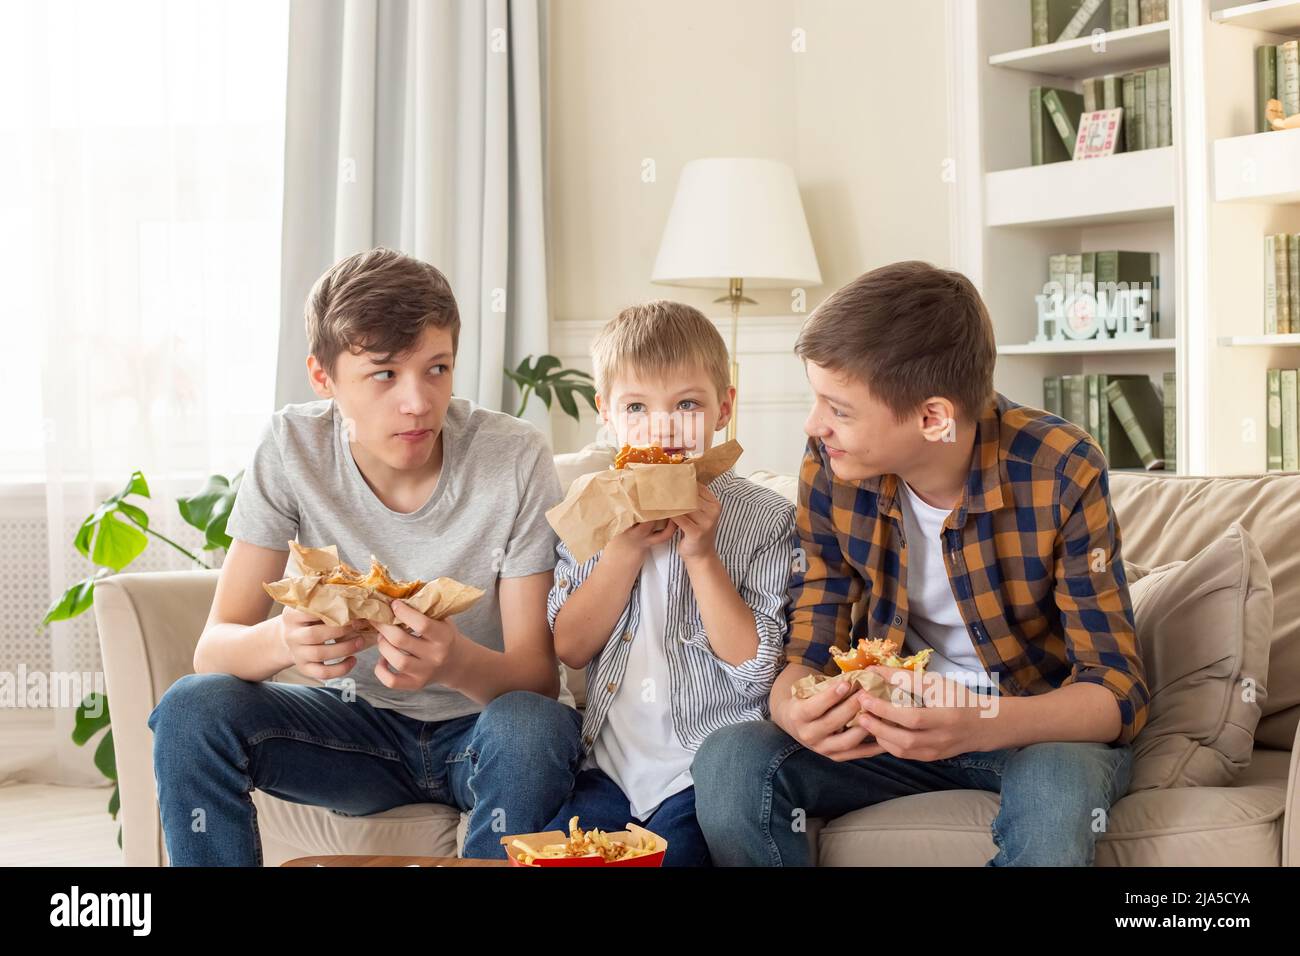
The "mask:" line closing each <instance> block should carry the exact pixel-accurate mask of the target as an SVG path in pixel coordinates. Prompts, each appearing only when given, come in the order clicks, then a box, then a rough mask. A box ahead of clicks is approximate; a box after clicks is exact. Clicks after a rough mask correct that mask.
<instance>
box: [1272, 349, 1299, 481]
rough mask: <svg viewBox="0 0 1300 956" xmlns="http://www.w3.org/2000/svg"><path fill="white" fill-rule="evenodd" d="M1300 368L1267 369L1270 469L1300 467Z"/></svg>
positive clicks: (1294, 468)
mask: <svg viewBox="0 0 1300 956" xmlns="http://www.w3.org/2000/svg"><path fill="white" fill-rule="evenodd" d="M1296 378H1297V372H1296V370H1295V369H1293V368H1271V369H1269V370H1268V405H1267V408H1268V434H1267V440H1268V470H1269V471H1300V409H1298V408H1297V405H1296V402H1297V394H1296V393H1297V389H1296Z"/></svg>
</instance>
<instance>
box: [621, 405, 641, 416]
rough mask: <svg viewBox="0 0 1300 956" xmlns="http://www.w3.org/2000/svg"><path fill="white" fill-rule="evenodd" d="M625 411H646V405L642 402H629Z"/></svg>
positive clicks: (629, 412)
mask: <svg viewBox="0 0 1300 956" xmlns="http://www.w3.org/2000/svg"><path fill="white" fill-rule="evenodd" d="M623 411H625V412H627V413H628V414H636V413H638V412H643V411H645V405H644V404H643V403H642V402H628V403H627V405H626V406H624V408H623Z"/></svg>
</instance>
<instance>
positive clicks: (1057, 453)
mask: <svg viewBox="0 0 1300 956" xmlns="http://www.w3.org/2000/svg"><path fill="white" fill-rule="evenodd" d="M795 350H796V352H797V353H798V355H799V356H800V357H801V358H802V359H803V360H804V364H805V368H806V370H807V374H808V380H809V382H810V383H811V385H812V389H813V392H814V395H815V403H814V405H813V409H812V412H811V414H810V415H809V417H808V420H807V422H806V424H805V431H806V432H807V433H808V436H809V441H808V447H807V450H806V451H805V453H804V459H803V465H802V467H801V469H800V477H799V501H798V512H797V516H796V537H797V542H796V543H797V545H798V547H799V548H800V549H802V550H801V551H800V552H799V553H800V554H801V556H802V560H797V561H796V563H795V567H794V569H793V573H792V576H791V580H790V607H789V631H788V635H787V638H786V653H785V661H784V668H783V670H782V672H781V674H780V676H779V677H778V678H777V680H776V682H775V684H774V686H773V688H772V695H771V713H772V719H771V720H770V721H769V720H754V721H748V722H745V723H741V724H733V725H731V726H728V727H724V728H721V729H720V730H718V731H716V732H714V733H713V734H712V735H711V736H710V737H709V738H708V739H706V740H705V741H704V743H703V745H701V747H700V749H699V751H698V753H697V754H696V758H695V764H694V767H693V768H692V769H693V774H694V778H695V785H696V805H697V814H698V817H699V822H700V825H701V828H702V829H703V832H704V834H705V838H706V840H707V841H708V844H709V848H710V851H711V853H712V856H713V860H714V862H715V864H719V865H727V864H732V865H806V864H808V863H810V862H812V861H811V859H810V857H811V847H810V844H809V842H808V836H807V834H806V833H805V832H804V828H802V827H797V826H795V825H794V824H795V821H796V820H799V819H803V818H805V817H826V818H830V817H836V816H840V815H841V814H844V813H847V812H849V811H851V810H855V809H858V808H860V807H863V806H867V805H870V804H875V803H879V802H880V801H883V800H888V799H891V798H893V797H899V796H905V795H908V794H914V793H924V792H928V791H933V790H951V789H977V790H987V791H991V792H995V793H1000V795H1001V806H1000V809H999V811H998V814H997V816H996V817H995V818H994V820H993V826H992V837H993V842H994V844H995V845H996V847H997V853H996V855H995V856H994V857H993V858H992V859H991V860H989V861H988V865H991V866H1013V865H1016V866H1034V865H1084V866H1086V865H1090V864H1091V863H1092V861H1093V857H1094V849H1095V841H1096V837H1097V829H1096V828H1095V827H1096V821H1097V820H1099V819H1101V820H1104V817H1105V814H1106V813H1107V812H1108V811H1109V808H1110V806H1111V804H1112V803H1113V802H1114V801H1116V800H1118V799H1119V798H1120V797H1122V796H1123V795H1124V793H1125V792H1126V790H1127V787H1128V782H1129V779H1130V770H1131V766H1132V750H1131V747H1130V744H1131V743H1132V741H1133V738H1134V736H1135V735H1136V734H1137V733H1138V731H1139V730H1141V729H1142V726H1143V724H1144V723H1145V721H1146V716H1147V704H1148V701H1149V693H1148V690H1147V687H1146V683H1145V680H1144V677H1143V672H1142V663H1141V660H1140V658H1139V656H1138V650H1137V641H1136V637H1135V635H1134V628H1133V610H1132V603H1131V601H1130V599H1129V593H1128V585H1127V582H1126V580H1125V577H1124V568H1123V563H1122V560H1121V556H1120V531H1119V527H1118V524H1117V522H1116V520H1115V514H1114V511H1113V510H1112V508H1111V506H1110V498H1109V493H1108V481H1107V471H1106V459H1105V457H1104V456H1103V454H1102V452H1101V449H1100V448H1099V447H1098V446H1097V444H1096V443H1095V442H1094V441H1093V439H1092V438H1091V437H1090V436H1089V435H1088V434H1087V433H1086V432H1085V431H1084V430H1083V429H1081V428H1078V427H1077V426H1075V425H1072V424H1070V423H1069V422H1066V421H1064V420H1062V419H1060V418H1058V417H1056V416H1053V415H1050V414H1048V413H1047V412H1044V411H1041V410H1039V409H1035V408H1030V407H1026V406H1021V405H1018V404H1016V403H1015V402H1012V401H1010V400H1009V399H1008V398H1006V397H1005V396H1004V395H1001V394H999V393H997V392H995V391H994V390H993V367H994V362H995V360H996V354H997V350H996V344H995V342H994V335H993V328H992V324H991V322H990V321H989V316H988V312H987V310H986V309H985V306H984V303H983V302H982V301H981V300H980V297H979V294H978V292H976V290H975V288H974V287H973V286H972V285H971V283H970V281H969V280H968V279H966V278H965V277H964V276H962V275H961V274H959V273H956V272H950V271H946V270H941V269H936V268H934V267H932V266H929V265H927V264H925V263H921V262H899V263H894V264H893V265H889V266H884V267H882V268H879V269H876V270H874V271H872V272H869V273H867V274H866V275H863V276H861V277H859V278H858V279H856V280H854V281H853V282H851V283H849V284H848V285H847V286H845V287H844V288H842V289H840V290H839V291H837V292H836V293H835V294H834V295H832V296H831V297H830V298H828V299H827V300H826V301H825V302H824V303H823V304H822V305H821V306H820V307H819V308H818V309H817V310H816V311H815V312H814V314H813V315H812V316H811V317H810V319H809V321H808V323H807V324H806V326H805V327H804V329H803V331H802V332H801V333H800V336H799V340H798V342H797V344H796V347H795ZM864 596H865V598H866V602H865V605H864V606H863V609H862V614H861V616H860V617H859V619H858V620H857V621H856V622H854V621H853V619H852V610H853V607H854V605H855V604H856V603H858V601H859V600H860V599H861V598H863V597H864ZM859 638H886V639H890V640H893V641H895V642H897V643H898V645H899V646H900V648H902V650H901V651H900V653H903V654H908V653H915V652H917V651H921V650H925V649H927V648H929V649H931V651H932V656H931V658H930V665H929V667H928V668H927V669H926V672H925V676H924V677H918V676H917V675H916V674H914V673H913V672H911V671H906V670H897V669H894V668H887V667H879V668H876V670H877V671H878V672H879V673H880V674H881V675H882V676H884V677H886V678H887V679H888V680H890V681H891V683H893V684H894V685H895V686H897V687H899V688H901V689H907V690H910V691H912V692H913V693H915V694H917V695H919V696H922V697H923V699H924V700H925V703H926V706H925V707H923V708H918V707H903V706H899V705H898V703H897V702H885V701H880V700H877V699H875V698H873V697H869V696H867V695H866V694H865V693H863V692H861V691H858V692H854V693H849V692H848V691H847V689H846V688H843V687H841V688H837V689H836V690H835V691H832V692H829V693H820V694H816V695H814V696H812V697H811V698H809V699H806V700H800V699H794V698H792V696H791V685H792V684H794V682H795V681H797V680H798V679H800V678H801V677H805V676H807V675H809V674H819V673H825V674H834V673H836V672H837V670H838V668H837V667H836V665H835V663H834V662H833V661H832V660H831V654H830V650H831V648H832V647H833V646H834V647H839V648H841V649H848V648H849V646H850V643H851V642H852V643H853V644H855V645H856V642H857V640H858V639H859ZM935 704H937V706H935ZM846 724H849V725H851V726H849V727H848V728H847V729H846Z"/></svg>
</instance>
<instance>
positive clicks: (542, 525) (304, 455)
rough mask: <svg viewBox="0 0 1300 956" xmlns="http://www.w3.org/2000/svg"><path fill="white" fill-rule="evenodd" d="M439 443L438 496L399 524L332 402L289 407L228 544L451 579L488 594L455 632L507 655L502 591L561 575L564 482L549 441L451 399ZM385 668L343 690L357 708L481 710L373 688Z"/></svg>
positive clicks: (243, 497)
mask: <svg viewBox="0 0 1300 956" xmlns="http://www.w3.org/2000/svg"><path fill="white" fill-rule="evenodd" d="M442 435H443V464H442V474H441V476H440V477H439V478H438V485H437V487H436V488H435V489H434V491H433V493H432V494H431V495H430V496H429V500H428V501H426V502H425V503H424V504H423V505H422V506H421V507H420V508H419V510H417V511H413V512H411V513H410V514H402V513H401V512H398V511H393V510H391V509H389V508H388V507H387V506H386V505H385V504H384V503H383V502H381V501H380V500H379V499H378V498H377V497H376V496H375V493H374V492H373V491H371V489H370V486H369V485H367V484H366V481H365V478H364V477H362V475H361V471H360V469H359V468H358V467H357V463H356V461H355V459H354V458H353V457H352V451H351V449H350V447H349V446H348V443H347V441H346V438H345V436H344V431H343V428H342V416H341V415H340V413H339V411H338V407H337V406H336V405H335V403H334V401H333V400H332V399H323V400H321V401H316V402H306V403H304V404H301V405H286V406H285V407H284V408H282V409H280V411H278V412H276V413H275V414H274V415H273V416H272V417H271V421H270V424H269V425H267V427H266V429H265V430H264V431H263V433H262V436H261V438H260V440H259V442H258V446H257V450H256V451H255V452H254V453H253V458H252V462H251V463H250V464H249V466H248V467H247V468H246V469H245V471H244V478H243V482H242V483H241V484H240V487H239V494H238V495H237V496H236V498H235V507H234V509H233V510H232V511H231V513H230V520H229V522H228V524H227V528H226V530H227V533H229V535H230V536H231V537H232V538H238V539H239V540H240V541H247V542H249V543H250V544H255V545H259V546H260V547H263V548H275V549H277V550H280V551H287V550H288V542H289V541H290V540H292V539H294V538H295V537H296V538H297V540H298V543H299V544H302V545H305V546H307V547H325V546H327V545H331V544H333V545H337V546H338V551H339V557H340V558H342V559H343V560H344V561H346V562H348V563H349V564H351V565H353V566H354V567H357V568H360V569H361V570H363V571H364V570H365V569H367V568H369V567H370V555H371V554H372V553H373V554H374V555H375V557H377V558H378V559H379V560H380V561H382V562H383V563H384V564H386V565H387V566H388V569H389V571H390V572H391V573H392V575H393V576H394V577H395V578H399V579H406V580H412V579H417V578H418V579H422V580H425V581H431V580H433V579H434V578H437V577H442V576H444V575H445V576H447V577H451V578H455V579H456V580H457V581H461V582H463V583H465V584H472V585H474V586H475V587H477V588H482V589H483V592H484V593H483V597H481V598H480V599H479V600H478V602H477V603H476V604H475V605H474V606H473V607H471V608H470V609H469V610H468V611H465V612H464V613H462V614H458V615H456V617H455V618H454V619H453V620H454V622H455V624H456V626H457V627H458V628H459V629H460V630H461V632H462V633H463V634H464V635H465V636H466V637H468V638H470V639H471V640H473V641H474V642H475V643H477V644H481V645H482V646H484V647H487V648H491V649H492V650H496V651H500V650H502V649H503V641H502V635H501V609H500V604H499V601H498V598H497V579H498V577H506V578H510V577H521V576H523V575H528V574H536V573H538V572H541V571H550V570H552V569H553V568H554V567H555V545H556V537H555V532H554V531H553V530H552V529H551V526H550V525H549V524H548V523H547V521H546V511H547V509H548V508H551V507H552V506H554V505H555V504H556V503H558V502H559V501H560V499H561V497H562V495H561V493H560V480H559V477H558V476H557V475H556V472H555V463H554V460H553V458H552V455H551V451H550V449H549V448H548V447H547V444H546V439H545V437H544V436H543V435H542V433H541V431H539V430H538V429H537V428H536V427H535V426H534V425H532V424H530V423H528V422H525V421H522V420H520V419H517V418H514V417H512V416H510V415H506V414H503V413H501V412H495V411H492V410H490V409H487V408H484V407H483V406H481V405H477V404H475V403H474V402H472V401H469V400H468V399H464V398H453V399H452V400H451V403H450V405H448V407H447V415H446V419H445V421H444V422H443V427H442ZM287 564H288V558H287V556H286V565H287ZM379 659H380V655H379V650H378V649H377V648H374V647H370V648H367V649H366V650H364V651H362V652H361V653H360V654H358V655H357V663H356V665H355V666H354V667H353V668H352V670H351V671H349V672H348V674H347V676H346V677H345V678H342V679H343V680H348V679H353V680H355V681H356V693H357V696H358V697H360V698H361V699H363V700H365V701H367V702H369V703H370V704H372V705H373V706H375V707H381V708H388V709H392V710H396V711H399V712H400V713H403V714H406V715H408V716H410V717H415V718H417V719H419V720H449V719H451V718H453V717H461V716H464V715H466V714H475V713H478V712H479V711H481V710H482V709H483V708H482V707H481V705H479V704H477V703H475V702H474V701H473V700H470V699H469V698H468V697H466V696H465V695H463V694H461V693H460V692H459V691H454V690H451V689H449V688H446V687H443V686H441V685H438V684H430V685H429V686H428V687H425V688H423V689H422V690H419V691H403V690H390V689H389V688H387V687H385V686H384V685H383V684H381V683H380V682H379V681H378V680H377V679H376V678H375V675H374V669H375V663H376V662H377V661H378V660H379ZM562 699H563V697H562ZM569 700H572V698H571V697H570V698H569Z"/></svg>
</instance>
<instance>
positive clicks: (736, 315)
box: [713, 279, 758, 441]
mask: <svg viewBox="0 0 1300 956" xmlns="http://www.w3.org/2000/svg"><path fill="white" fill-rule="evenodd" d="M744 290H745V280H744V279H731V280H729V281H728V284H727V294H726V295H724V296H721V297H719V298H717V299H714V300H713V301H714V302H729V303H730V304H731V387H732V388H734V389H736V393H737V396H739V393H740V353H739V352H737V351H736V331H737V329H738V327H739V325H740V306H741V303H748V304H750V305H757V304H758V303H757V302H755V301H754V300H753V299H751V298H748V297H747V296H746V295H745V291H744ZM739 404H740V403H739V401H736V402H733V403H732V407H731V418H730V419H729V420H728V421H727V441H731V440H732V439H734V438H735V437H736V418H737V417H738V415H739V411H740V409H739V408H738V407H737V406H738V405H739Z"/></svg>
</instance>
